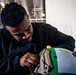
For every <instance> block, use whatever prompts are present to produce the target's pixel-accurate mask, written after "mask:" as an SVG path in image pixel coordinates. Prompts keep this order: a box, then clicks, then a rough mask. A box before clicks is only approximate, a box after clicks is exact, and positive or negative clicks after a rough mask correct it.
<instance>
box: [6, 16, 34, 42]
mask: <svg viewBox="0 0 76 75" xmlns="http://www.w3.org/2000/svg"><path fill="white" fill-rule="evenodd" d="M6 28H7V30H8V31H9V32H10V34H11V35H12V36H13V37H14V38H15V39H16V40H17V41H19V42H24V43H26V42H30V41H31V40H32V35H33V28H32V25H31V23H30V21H29V18H28V16H25V17H24V19H23V21H22V22H21V23H20V24H19V25H18V26H17V27H11V26H6Z"/></svg>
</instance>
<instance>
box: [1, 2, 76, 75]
mask: <svg viewBox="0 0 76 75" xmlns="http://www.w3.org/2000/svg"><path fill="white" fill-rule="evenodd" d="M1 22H2V24H3V26H4V27H3V28H2V29H1V30H0V75H1V74H18V75H19V74H20V75H21V74H23V73H24V74H25V75H26V74H27V75H29V74H30V69H29V67H34V66H36V65H37V64H38V62H39V58H38V57H37V56H36V54H39V53H40V52H41V51H42V50H44V48H46V46H47V45H50V46H52V47H61V48H66V49H68V50H70V51H73V50H74V48H75V45H74V43H75V40H74V39H73V37H71V36H68V35H65V34H63V33H61V32H59V31H58V30H57V29H56V28H55V27H53V26H51V25H49V24H44V23H30V20H29V17H28V15H27V13H26V10H25V9H24V8H23V7H22V6H21V5H18V4H17V3H13V2H12V3H10V4H7V5H6V6H5V8H4V9H3V10H2V12H1Z"/></svg>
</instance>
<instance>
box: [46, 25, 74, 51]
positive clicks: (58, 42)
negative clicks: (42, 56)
mask: <svg viewBox="0 0 76 75" xmlns="http://www.w3.org/2000/svg"><path fill="white" fill-rule="evenodd" d="M47 29H48V44H50V45H51V46H52V47H60V48H65V49H68V50H70V51H74V48H75V39H74V38H73V37H72V36H69V35H66V34H64V33H62V32H60V31H58V30H57V28H55V27H53V26H51V25H47Z"/></svg>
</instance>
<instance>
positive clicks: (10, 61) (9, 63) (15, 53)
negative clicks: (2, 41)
mask: <svg viewBox="0 0 76 75" xmlns="http://www.w3.org/2000/svg"><path fill="white" fill-rule="evenodd" d="M31 48H34V46H33V45H31V44H27V45H24V46H20V47H18V48H16V49H14V50H12V51H11V52H10V54H8V56H7V57H3V58H1V57H0V75H1V74H11V73H19V72H20V71H21V72H22V70H24V67H21V66H20V63H19V60H20V57H21V56H22V55H23V54H25V53H27V52H33V51H30V50H31ZM0 54H1V55H2V53H1V47H0ZM25 69H26V68H25ZM25 71H26V70H25Z"/></svg>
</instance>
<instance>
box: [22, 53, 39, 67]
mask: <svg viewBox="0 0 76 75" xmlns="http://www.w3.org/2000/svg"><path fill="white" fill-rule="evenodd" d="M38 62H39V58H38V57H37V56H36V55H34V54H32V53H26V54H25V55H24V56H23V57H21V59H20V65H21V66H22V67H24V66H28V67H33V66H36V65H37V64H38Z"/></svg>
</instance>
